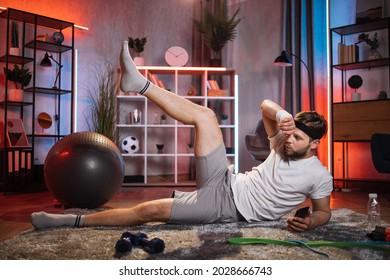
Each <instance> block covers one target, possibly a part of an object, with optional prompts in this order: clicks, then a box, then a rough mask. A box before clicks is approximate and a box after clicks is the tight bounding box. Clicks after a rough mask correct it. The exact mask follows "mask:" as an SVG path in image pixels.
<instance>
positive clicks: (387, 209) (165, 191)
mask: <svg viewBox="0 0 390 280" xmlns="http://www.w3.org/2000/svg"><path fill="white" fill-rule="evenodd" d="M174 189H179V190H187V191H191V190H193V188H192V187H182V188H177V187H175V188H171V187H124V188H121V190H120V191H119V192H118V193H117V194H116V195H115V196H114V197H113V198H112V199H111V200H110V201H109V202H108V203H106V204H105V205H104V207H107V208H122V207H129V206H132V205H135V204H137V203H140V202H143V201H147V200H152V199H159V198H166V197H169V196H170V195H171V193H172V191H173V190H174ZM373 191H375V192H377V193H378V196H379V201H380V203H381V213H382V220H383V221H384V222H386V223H388V224H390V185H389V186H387V188H386V187H385V188H380V189H374V188H370V187H369V186H367V187H365V188H363V189H361V188H359V189H352V190H351V189H350V191H348V192H345V191H334V192H333V193H332V197H331V207H332V209H338V208H348V209H351V210H354V211H356V212H359V213H363V214H366V211H367V210H366V205H367V200H368V193H369V192H373ZM36 211H47V212H50V213H60V212H61V211H63V209H62V208H61V207H58V206H56V201H55V199H54V198H53V196H52V195H51V194H50V193H48V192H38V193H28V194H13V195H6V196H4V195H0V241H4V240H6V239H9V238H12V237H13V236H15V235H17V234H19V233H20V232H22V231H25V230H28V229H31V228H32V225H31V224H30V214H31V213H32V212H36Z"/></svg>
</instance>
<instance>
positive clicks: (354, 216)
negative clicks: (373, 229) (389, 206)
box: [0, 209, 390, 260]
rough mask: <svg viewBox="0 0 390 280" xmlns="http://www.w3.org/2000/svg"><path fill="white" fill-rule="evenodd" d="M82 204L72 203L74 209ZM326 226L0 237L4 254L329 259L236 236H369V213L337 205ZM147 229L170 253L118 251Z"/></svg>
mask: <svg viewBox="0 0 390 280" xmlns="http://www.w3.org/2000/svg"><path fill="white" fill-rule="evenodd" d="M77 211H81V210H75V209H73V210H72V209H71V210H68V212H77ZM332 212H333V215H332V220H331V221H330V222H329V223H328V224H327V225H325V226H322V227H320V228H317V229H314V230H311V231H309V232H306V233H303V234H296V233H292V232H290V231H288V230H286V227H285V225H286V221H285V219H283V220H281V221H276V222H261V223H255V224H248V223H232V224H217V225H196V226H194V225H184V226H178V225H165V224H161V225H153V226H139V227H132V228H102V227H100V228H81V229H73V228H59V229H51V230H42V231H36V230H31V231H27V232H24V233H22V234H20V235H19V236H17V237H15V238H13V239H10V240H6V241H5V242H2V243H0V259H3V260H4V259H30V260H31V259H57V260H62V259H72V260H73V259H77V260H78V259H88V260H102V259H168V260H174V259H184V260H192V259H193V260H197V259H241V260H244V259H259V260H260V259H267V260H283V259H291V260H293V259H294V260H299V259H327V258H326V257H325V256H323V255H319V254H316V253H314V252H312V251H310V250H308V249H307V248H304V247H286V246H276V245H244V246H238V245H231V244H229V243H228V242H227V239H228V238H231V237H261V238H272V239H279V240H284V239H286V238H289V239H295V240H305V241H308V240H326V241H369V239H368V238H367V237H366V232H365V230H364V226H365V221H366V216H365V215H361V214H358V213H355V212H353V211H351V210H347V209H338V210H333V211H332ZM127 230H130V231H132V232H138V231H142V232H144V233H146V234H147V235H148V237H149V238H154V237H158V238H161V239H163V240H164V241H165V243H166V248H165V251H164V253H162V254H157V255H150V254H148V253H147V252H146V251H144V250H143V249H142V248H135V247H134V248H133V250H132V251H131V252H130V253H129V254H126V255H118V254H116V253H115V248H114V246H115V243H116V241H117V240H118V238H119V237H120V236H121V234H122V233H123V232H124V231H127ZM316 249H317V250H320V251H322V252H325V253H327V254H328V255H329V256H330V259H344V260H345V259H347V260H348V259H374V260H376V259H390V253H389V252H385V251H381V250H372V249H362V248H357V247H356V248H355V247H353V248H334V247H320V248H316Z"/></svg>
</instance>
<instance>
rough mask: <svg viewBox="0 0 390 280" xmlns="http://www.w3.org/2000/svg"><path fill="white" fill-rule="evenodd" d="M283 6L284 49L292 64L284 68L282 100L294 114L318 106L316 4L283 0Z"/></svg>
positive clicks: (307, 1) (308, 1)
mask: <svg viewBox="0 0 390 280" xmlns="http://www.w3.org/2000/svg"><path fill="white" fill-rule="evenodd" d="M283 8H284V23H283V24H284V27H283V36H284V38H283V39H284V50H285V51H286V52H287V54H288V55H290V56H291V58H292V62H293V65H292V67H286V69H285V87H284V96H283V97H282V100H283V99H284V107H285V108H286V109H287V110H289V111H290V112H292V113H293V114H295V113H297V112H299V111H301V110H314V109H315V99H314V96H315V94H314V76H313V56H314V52H313V45H314V42H313V6H312V1H311V0H284V7H283ZM300 59H301V60H302V61H300ZM306 66H307V67H306Z"/></svg>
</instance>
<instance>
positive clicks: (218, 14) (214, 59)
mask: <svg viewBox="0 0 390 280" xmlns="http://www.w3.org/2000/svg"><path fill="white" fill-rule="evenodd" d="M239 11H240V9H237V10H236V11H235V12H234V14H233V16H231V17H229V15H228V8H227V5H226V3H225V2H224V3H223V4H222V5H221V7H220V9H217V10H215V12H214V13H212V12H210V11H209V10H207V9H204V14H203V19H202V20H200V21H199V20H194V23H195V26H196V27H197V29H198V31H199V32H200V33H201V34H203V36H204V41H205V44H206V46H207V47H208V48H209V49H210V50H211V52H212V53H211V59H210V64H211V65H212V66H218V65H220V64H221V50H222V49H223V48H224V46H225V45H226V43H227V42H229V41H233V40H234V39H235V38H236V36H237V32H236V27H237V25H238V24H239V22H240V21H241V18H240V19H236V17H237V15H238V12H239ZM215 64H217V65H215Z"/></svg>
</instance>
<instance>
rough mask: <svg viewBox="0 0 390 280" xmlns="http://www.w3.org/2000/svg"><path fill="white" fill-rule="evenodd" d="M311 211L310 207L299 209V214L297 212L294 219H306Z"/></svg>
mask: <svg viewBox="0 0 390 280" xmlns="http://www.w3.org/2000/svg"><path fill="white" fill-rule="evenodd" d="M309 209H310V207H309V206H306V207H303V208H300V209H298V210H297V212H295V215H294V217H299V218H302V219H304V218H305V217H307V216H308V215H309Z"/></svg>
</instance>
